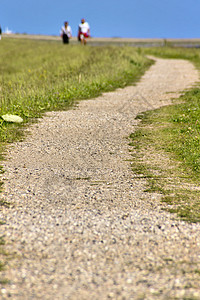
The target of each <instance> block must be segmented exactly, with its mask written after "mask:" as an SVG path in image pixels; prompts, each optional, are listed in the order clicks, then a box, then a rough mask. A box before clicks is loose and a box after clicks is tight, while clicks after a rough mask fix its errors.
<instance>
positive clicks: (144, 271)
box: [0, 59, 200, 300]
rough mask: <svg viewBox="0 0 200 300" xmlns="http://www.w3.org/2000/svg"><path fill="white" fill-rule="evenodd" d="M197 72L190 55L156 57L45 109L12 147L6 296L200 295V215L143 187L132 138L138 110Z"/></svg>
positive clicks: (187, 83) (171, 93)
mask: <svg viewBox="0 0 200 300" xmlns="http://www.w3.org/2000/svg"><path fill="white" fill-rule="evenodd" d="M197 81H198V72H197V71H196V70H195V69H194V67H193V65H192V64H190V63H189V62H187V61H183V60H163V59H156V63H155V64H154V65H153V66H152V67H151V68H150V69H149V71H148V72H147V73H146V74H145V75H144V76H143V78H142V80H141V81H140V82H139V83H138V84H137V85H136V86H130V87H127V88H124V89H119V90H117V91H115V92H112V93H106V94H104V95H102V96H101V97H99V98H97V99H92V100H87V101H82V102H80V103H79V105H78V107H76V108H75V109H74V110H70V111H66V112H52V113H48V114H46V116H45V117H44V118H43V119H42V120H41V121H40V122H39V123H38V124H34V125H33V126H31V128H30V129H29V131H30V133H31V134H30V135H28V136H27V138H26V140H25V141H23V142H22V143H16V144H14V145H12V146H11V147H10V150H9V153H8V156H7V157H8V160H7V161H5V162H4V168H5V170H6V173H5V174H4V179H5V185H4V192H3V197H4V198H5V199H7V200H8V201H10V202H11V203H13V204H14V205H15V206H14V207H11V208H9V209H8V208H3V211H2V213H3V219H4V220H5V222H6V224H5V225H3V226H1V227H0V228H1V231H3V234H4V235H5V239H6V241H7V244H6V249H7V251H8V252H12V253H15V257H14V258H13V259H12V260H10V261H9V265H8V268H7V270H6V271H5V272H4V273H3V275H5V276H6V278H8V279H9V280H10V284H7V285H5V286H2V288H1V295H2V299H10V297H11V299H23V300H24V299H26V300H29V299H43V300H45V299H52V300H54V299H59V300H60V299H87V300H88V299H110V298H111V299H112V298H113V299H173V298H175V297H176V299H183V298H184V297H193V298H194V297H196V298H197V299H200V290H199V286H200V276H199V272H200V235H199V230H200V224H187V223H184V222H181V221H178V220H175V216H173V215H170V214H168V213H166V212H164V211H163V210H162V209H161V206H160V202H159V195H156V194H147V193H144V188H145V181H143V180H139V179H138V178H137V177H136V176H134V174H133V172H132V170H131V163H130V161H129V159H130V158H131V156H130V152H129V146H128V140H127V137H128V136H129V134H130V133H132V132H134V130H135V127H136V125H137V121H136V120H135V117H136V116H137V114H138V113H139V112H142V111H146V110H149V109H153V108H157V107H160V106H161V105H166V104H169V103H170V98H171V97H178V96H179V95H180V92H181V91H183V90H184V89H186V88H188V87H191V85H192V84H194V83H195V82H197Z"/></svg>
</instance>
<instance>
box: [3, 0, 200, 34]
mask: <svg viewBox="0 0 200 300" xmlns="http://www.w3.org/2000/svg"><path fill="white" fill-rule="evenodd" d="M82 17H84V18H85V19H86V20H87V21H88V23H89V24H90V27H91V35H92V36H93V37H135V38H198V37H200V0H121V1H119V0H0V25H1V27H2V29H3V31H4V30H5V28H6V27H8V28H9V29H10V30H12V31H13V32H14V33H28V34H46V35H59V31H60V28H61V26H62V24H63V22H64V21H65V20H68V21H69V23H70V25H71V27H72V32H73V36H76V35H77V27H78V24H79V22H80V19H81V18H82Z"/></svg>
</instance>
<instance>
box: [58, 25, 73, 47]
mask: <svg viewBox="0 0 200 300" xmlns="http://www.w3.org/2000/svg"><path fill="white" fill-rule="evenodd" d="M60 35H61V37H62V39H63V43H64V44H69V39H70V38H71V37H72V29H71V27H70V26H69V22H65V23H64V26H63V27H62V28H61V31H60Z"/></svg>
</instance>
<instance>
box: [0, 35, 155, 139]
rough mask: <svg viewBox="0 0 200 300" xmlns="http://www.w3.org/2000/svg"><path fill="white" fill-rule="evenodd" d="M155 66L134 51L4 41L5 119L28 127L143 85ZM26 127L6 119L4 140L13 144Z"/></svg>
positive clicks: (0, 56)
mask: <svg viewBox="0 0 200 300" xmlns="http://www.w3.org/2000/svg"><path fill="white" fill-rule="evenodd" d="M151 63H152V62H151V61H150V60H148V59H147V58H145V57H144V56H143V55H141V54H139V53H138V51H137V49H133V48H131V47H114V46H109V47H106V46H104V47H89V46H87V47H82V46H81V45H67V46H66V45H63V44H61V43H58V42H44V41H33V40H25V39H24V40H15V39H3V40H2V41H1V47H0V103H1V106H0V116H1V115H4V114H14V115H18V116H20V117H22V118H23V119H24V122H27V121H30V120H31V119H32V118H36V117H39V116H41V114H42V113H43V112H45V111H50V110H59V109H68V108H69V107H70V106H72V105H73V103H74V101H76V100H81V99H86V98H91V97H96V96H98V95H100V94H101V93H102V92H106V91H111V90H114V89H116V88H118V87H124V86H126V85H128V84H131V83H133V82H135V81H136V80H138V78H139V77H140V76H141V75H142V74H143V73H144V71H145V70H146V69H147V68H148V66H149V65H150V64H151ZM21 128H22V126H21V125H16V124H8V123H6V122H4V121H3V120H0V141H1V142H3V141H6V142H12V141H13V140H15V139H16V138H17V139H19V137H20V135H21Z"/></svg>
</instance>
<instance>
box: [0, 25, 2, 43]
mask: <svg viewBox="0 0 200 300" xmlns="http://www.w3.org/2000/svg"><path fill="white" fill-rule="evenodd" d="M1 35H2V29H1V26H0V40H1Z"/></svg>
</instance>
